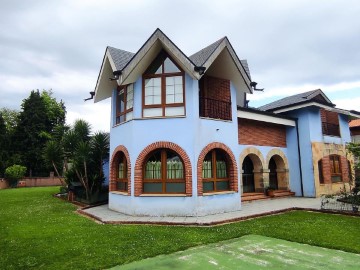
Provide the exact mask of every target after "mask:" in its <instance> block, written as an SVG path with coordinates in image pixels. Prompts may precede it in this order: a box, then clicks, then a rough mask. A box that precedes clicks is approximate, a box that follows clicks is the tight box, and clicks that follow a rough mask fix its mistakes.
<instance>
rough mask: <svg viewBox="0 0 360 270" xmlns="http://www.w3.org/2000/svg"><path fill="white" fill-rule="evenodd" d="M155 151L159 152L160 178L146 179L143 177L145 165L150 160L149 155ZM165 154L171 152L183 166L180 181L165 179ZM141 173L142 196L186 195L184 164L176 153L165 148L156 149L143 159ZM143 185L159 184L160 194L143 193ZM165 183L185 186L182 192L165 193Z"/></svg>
mask: <svg viewBox="0 0 360 270" xmlns="http://www.w3.org/2000/svg"><path fill="white" fill-rule="evenodd" d="M157 151H160V161H161V178H160V179H146V178H145V175H146V163H147V162H148V160H149V159H150V158H151V155H152V154H153V153H155V152H157ZM167 152H171V153H174V154H176V155H177V156H178V157H179V159H180V161H181V163H182V165H183V177H184V178H182V179H167V163H166V162H167ZM142 171H143V172H142V173H143V177H142V179H143V184H142V185H143V194H186V179H185V178H186V176H185V163H184V161H183V160H182V158H181V156H180V155H179V154H178V153H176V152H175V151H173V150H170V149H167V148H160V149H156V150H154V151H152V152H151V153H150V154H149V155H148V156H147V158H146V159H145V161H144V163H143V169H142ZM145 183H161V184H162V192H145V188H144V184H145ZM167 183H184V185H185V189H184V192H166V184H167Z"/></svg>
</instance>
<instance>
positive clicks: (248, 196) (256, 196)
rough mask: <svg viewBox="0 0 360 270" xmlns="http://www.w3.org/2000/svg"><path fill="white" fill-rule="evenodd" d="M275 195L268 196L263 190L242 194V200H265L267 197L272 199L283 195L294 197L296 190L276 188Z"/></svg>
mask: <svg viewBox="0 0 360 270" xmlns="http://www.w3.org/2000/svg"><path fill="white" fill-rule="evenodd" d="M274 195H275V196H274V197H270V196H266V195H265V194H264V193H261V192H249V193H243V194H241V201H242V202H250V201H256V200H265V199H272V198H281V197H292V196H295V192H292V191H291V190H275V191H274Z"/></svg>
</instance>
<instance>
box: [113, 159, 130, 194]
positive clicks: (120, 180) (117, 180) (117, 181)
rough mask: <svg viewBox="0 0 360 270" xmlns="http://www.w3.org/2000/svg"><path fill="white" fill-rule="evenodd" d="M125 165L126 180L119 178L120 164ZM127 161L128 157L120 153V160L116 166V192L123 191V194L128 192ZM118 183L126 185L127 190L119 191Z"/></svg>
mask: <svg viewBox="0 0 360 270" xmlns="http://www.w3.org/2000/svg"><path fill="white" fill-rule="evenodd" d="M122 162H123V163H124V178H119V166H120V163H122ZM127 165H128V164H127V159H126V156H125V154H124V153H123V152H120V153H119V158H118V162H117V164H116V180H115V181H116V191H121V192H128V189H129V187H128V166H127ZM118 183H124V186H125V187H126V188H125V189H119V188H118Z"/></svg>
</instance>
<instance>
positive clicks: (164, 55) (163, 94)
mask: <svg viewBox="0 0 360 270" xmlns="http://www.w3.org/2000/svg"><path fill="white" fill-rule="evenodd" d="M159 57H162V58H163V59H162V60H161V68H162V69H161V73H160V74H148V73H147V72H148V70H149V69H150V68H151V66H152V65H153V64H154V62H156V60H157V59H158V58H159ZM166 58H169V59H170V60H171V61H172V62H173V63H174V65H175V66H176V67H177V68H178V69H179V70H180V72H172V73H165V65H164V62H165V60H166ZM175 76H181V77H182V86H183V102H181V103H171V104H166V78H167V77H175ZM153 78H160V79H161V103H160V104H151V105H145V80H146V79H153ZM185 105H186V102H185V72H184V71H183V69H182V68H181V67H180V66H179V65H178V64H177V63H176V62H175V61H174V60H173V58H172V57H171V56H170V55H168V54H167V53H166V52H165V51H162V52H160V53H159V54H158V56H157V57H156V58H155V59H154V60H153V61H152V62H151V64H150V65H149V67H148V68H147V69H146V71H145V72H144V74H143V76H142V117H143V118H154V117H174V116H166V115H165V110H166V108H169V107H184V116H185V115H186V106H185ZM152 108H161V109H162V114H161V116H152V117H144V110H145V109H152Z"/></svg>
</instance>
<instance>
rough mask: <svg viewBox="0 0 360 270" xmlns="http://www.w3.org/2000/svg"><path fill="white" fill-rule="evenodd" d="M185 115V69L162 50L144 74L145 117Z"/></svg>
mask: <svg viewBox="0 0 360 270" xmlns="http://www.w3.org/2000/svg"><path fill="white" fill-rule="evenodd" d="M182 115H185V91H184V71H183V70H181V68H180V67H179V66H178V65H177V64H176V63H175V62H174V61H173V60H172V59H171V57H170V56H169V55H168V54H167V53H166V52H164V51H162V52H161V53H160V54H159V55H158V56H157V57H156V59H155V60H154V61H153V62H152V63H151V65H150V66H149V67H148V69H147V70H146V71H145V73H144V75H143V117H165V116H182Z"/></svg>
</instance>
